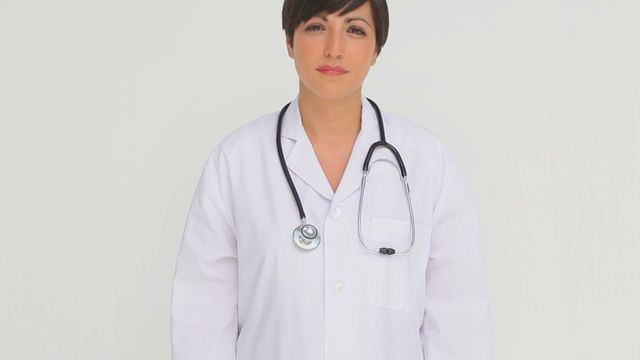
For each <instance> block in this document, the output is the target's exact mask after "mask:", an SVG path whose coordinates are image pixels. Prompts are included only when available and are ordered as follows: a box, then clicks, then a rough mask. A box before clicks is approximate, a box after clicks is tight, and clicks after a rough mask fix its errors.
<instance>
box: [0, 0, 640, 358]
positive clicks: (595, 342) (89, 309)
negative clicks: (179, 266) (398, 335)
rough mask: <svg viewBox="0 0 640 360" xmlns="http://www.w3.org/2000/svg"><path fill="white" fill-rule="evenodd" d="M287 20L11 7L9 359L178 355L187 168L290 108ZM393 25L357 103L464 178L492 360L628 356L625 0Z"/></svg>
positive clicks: (633, 90) (149, 5) (628, 4)
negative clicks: (440, 151)
mask: <svg viewBox="0 0 640 360" xmlns="http://www.w3.org/2000/svg"><path fill="white" fill-rule="evenodd" d="M281 6H282V1H249V2H247V1H227V2H221V1H181V2H177V1H145V0H127V1H122V0H116V1H70V0H65V1H56V2H50V1H42V0H40V1H17V0H4V1H3V0H0V150H1V151H2V157H0V286H1V287H0V359H11V360H31V359H60V360H63V359H64V360H71V359H92V360H101V359H105V360H107V359H108V360H112V359H136V360H142V359H149V360H151V359H154V360H156V359H168V358H169V356H170V355H169V350H170V342H169V300H170V298H169V296H170V289H171V279H172V276H173V266H174V261H175V256H176V254H177V250H178V246H179V241H180V235H181V232H182V229H183V226H184V221H185V218H186V214H187V209H188V206H189V203H190V200H191V196H192V194H193V191H194V189H195V185H196V181H197V177H198V175H199V171H200V168H201V166H202V164H203V163H204V161H205V159H206V156H207V154H208V152H209V151H210V150H211V149H212V147H213V146H214V145H215V144H216V143H217V142H218V140H220V139H221V138H222V137H223V136H225V135H226V134H227V133H228V132H230V131H231V130H233V129H235V128H236V127H238V126H239V125H241V124H243V123H246V122H248V121H251V120H253V119H255V118H256V117H258V116H260V115H262V114H265V113H267V112H272V111H276V110H279V109H280V108H281V107H282V106H283V105H284V104H285V103H286V102H288V101H290V100H292V99H293V97H294V96H295V95H296V93H297V89H298V87H297V86H298V84H297V79H298V78H297V74H296V72H295V68H294V65H293V62H292V60H291V59H289V58H288V57H287V54H286V48H285V40H284V34H283V32H282V30H281V29H280V24H281V23H280V21H281V18H280V11H281ZM389 8H390V13H391V28H390V36H389V41H388V44H387V46H386V47H385V48H384V49H383V51H382V54H381V57H380V58H379V59H378V63H377V64H376V65H375V66H374V67H373V68H372V69H371V72H370V74H369V77H368V79H367V80H366V82H365V85H364V94H365V95H367V96H369V97H371V98H372V99H374V100H376V101H377V102H378V104H380V106H381V107H382V108H384V109H385V110H386V111H391V112H396V113H400V114H402V115H405V116H407V117H410V118H412V119H414V120H415V121H417V122H419V123H421V124H423V125H424V126H425V127H427V128H429V129H431V130H432V131H433V132H435V133H436V134H438V135H439V136H440V137H442V138H443V140H444V141H445V143H447V144H449V145H450V147H451V148H452V150H453V151H454V153H455V154H456V155H457V156H458V158H459V159H460V161H461V162H462V165H463V167H464V168H465V171H466V173H467V174H468V176H469V177H470V182H471V184H472V185H473V190H474V191H475V192H476V193H477V196H478V200H479V202H480V206H481V216H482V221H483V237H484V239H485V242H486V247H487V256H488V258H489V259H488V264H489V266H490V269H489V271H490V276H491V278H490V284H491V294H492V304H493V314H494V329H495V330H494V331H495V335H494V342H495V349H496V351H495V353H496V359H497V360H511V359H518V360H528V359H532V360H533V359H536V360H537V359H562V360H568V359H580V360H591V359H594V360H595V359H616V360H638V359H640V340H639V338H638V331H639V330H638V328H639V325H638V324H640V310H638V308H637V304H639V303H640V286H639V284H640V270H639V269H640V262H639V260H638V259H639V255H638V254H639V253H640V230H639V223H640V221H639V217H640V216H639V215H640V206H639V203H640V189H639V184H640V171H639V170H640V126H639V122H640V70H639V66H638V64H640V48H639V45H638V44H639V43H640V42H639V41H638V38H639V35H640V25H639V22H638V18H639V15H640V5H638V2H637V1H634V0H628V1H624V0H600V1H596V0H529V1H515V0H512V1H507V0H487V1H482V2H478V1H472V0H453V1H451V0H447V1H440V2H436V1H409V0H403V1H399V0H391V1H389ZM274 146H275V145H274ZM287 201H289V199H287Z"/></svg>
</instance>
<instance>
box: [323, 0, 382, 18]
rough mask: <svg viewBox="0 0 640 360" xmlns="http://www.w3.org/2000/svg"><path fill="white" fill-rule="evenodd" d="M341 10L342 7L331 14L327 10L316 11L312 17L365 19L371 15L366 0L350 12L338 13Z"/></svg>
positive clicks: (369, 5) (369, 6)
mask: <svg viewBox="0 0 640 360" xmlns="http://www.w3.org/2000/svg"><path fill="white" fill-rule="evenodd" d="M342 10H343V9H340V10H337V11H335V12H334V13H331V14H329V12H328V11H327V10H323V11H320V12H319V13H317V14H316V15H314V16H313V17H319V18H321V19H323V20H327V19H328V18H332V17H362V18H365V19H367V20H371V18H372V17H373V16H372V12H371V4H369V2H368V1H366V2H364V3H363V4H362V5H360V6H359V7H357V8H355V9H353V10H351V11H350V12H348V13H346V14H343V15H340V12H341V11H342Z"/></svg>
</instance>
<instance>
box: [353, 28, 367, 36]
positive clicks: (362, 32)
mask: <svg viewBox="0 0 640 360" xmlns="http://www.w3.org/2000/svg"><path fill="white" fill-rule="evenodd" d="M351 29H353V30H356V31H357V32H356V34H358V35H362V36H364V35H367V33H365V32H364V30H362V29H360V28H359V27H352V28H350V30H351Z"/></svg>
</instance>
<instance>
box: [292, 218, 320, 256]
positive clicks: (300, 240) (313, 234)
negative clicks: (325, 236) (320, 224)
mask: <svg viewBox="0 0 640 360" xmlns="http://www.w3.org/2000/svg"><path fill="white" fill-rule="evenodd" d="M293 242H294V243H295V244H296V245H298V247H299V248H301V249H304V250H313V249H315V248H317V247H318V245H320V234H318V229H316V227H315V226H313V225H311V224H302V225H300V226H298V227H296V228H295V229H294V230H293Z"/></svg>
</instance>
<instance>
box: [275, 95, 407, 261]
mask: <svg viewBox="0 0 640 360" xmlns="http://www.w3.org/2000/svg"><path fill="white" fill-rule="evenodd" d="M367 100H369V102H370V103H371V105H372V106H373V108H374V109H375V111H376V116H377V118H378V130H379V132H380V141H377V142H375V143H373V144H372V145H371V147H370V148H369V152H368V153H367V157H366V158H365V160H364V165H363V167H362V182H361V188H362V189H361V190H360V204H359V205H358V236H359V237H360V243H361V244H362V246H363V247H364V248H365V249H366V250H367V251H369V252H373V253H380V254H384V255H393V254H395V253H407V252H409V251H411V249H413V244H414V243H415V241H416V235H415V231H416V230H415V227H416V224H415V221H414V218H413V207H412V206H411V196H410V195H409V183H408V182H407V170H406V169H405V167H404V162H403V161H402V157H401V156H400V153H399V152H398V150H396V148H395V147H393V145H391V144H389V143H388V142H387V141H386V137H385V135H384V125H383V123H382V114H381V113H380V109H379V108H378V105H377V104H376V103H375V102H373V100H371V99H369V98H367ZM290 104H291V102H289V103H288V104H286V105H285V106H284V107H283V108H282V110H280V114H279V115H278V127H277V131H276V144H277V146H278V156H279V157H280V165H282V170H283V171H284V175H285V177H286V178H287V182H288V183H289V188H290V189H291V192H292V193H293V197H294V198H295V200H296V204H297V206H298V211H299V212H300V220H301V222H302V223H301V224H300V226H297V227H296V228H295V229H294V230H293V242H294V243H295V244H296V245H298V247H300V248H301V249H304V250H313V249H315V248H317V247H318V245H320V234H319V233H318V229H317V228H316V227H315V226H313V225H311V224H308V223H307V219H306V216H305V214H304V210H303V209H302V203H301V202H300V197H299V196H298V191H297V190H296V187H295V185H294V184H293V181H292V180H291V175H290V174H289V170H288V169H287V164H286V162H285V160H284V155H283V154H282V144H281V143H280V130H281V128H282V118H283V117H284V113H285V112H286V110H287V108H288V107H289V105H290ZM378 147H386V148H387V149H389V150H390V151H391V152H392V153H393V155H394V156H395V158H396V161H397V162H398V165H399V166H400V179H401V181H402V182H403V185H404V186H403V187H404V191H405V194H406V196H407V204H408V206H409V214H410V216H411V244H410V245H409V247H408V248H406V249H401V250H396V249H394V248H386V247H381V248H377V249H376V248H371V247H369V246H367V244H366V243H365V241H364V237H363V236H362V220H361V219H362V204H363V203H364V192H365V191H364V189H365V185H366V183H367V175H368V174H369V161H370V160H371V155H373V151H374V150H376V148H378ZM376 161H386V162H389V163H391V164H392V165H394V166H395V164H394V163H393V162H391V161H389V160H387V159H379V160H376ZM376 161H374V162H373V163H375V162H376ZM396 168H397V166H396Z"/></svg>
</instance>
